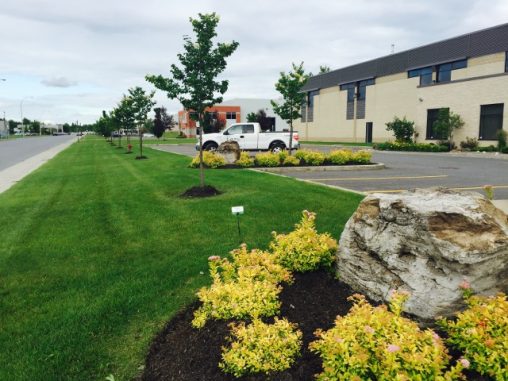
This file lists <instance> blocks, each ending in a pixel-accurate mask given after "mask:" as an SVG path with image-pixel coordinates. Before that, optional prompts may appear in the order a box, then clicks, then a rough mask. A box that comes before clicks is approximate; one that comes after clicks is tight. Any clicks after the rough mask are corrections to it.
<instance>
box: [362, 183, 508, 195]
mask: <svg viewBox="0 0 508 381" xmlns="http://www.w3.org/2000/svg"><path fill="white" fill-rule="evenodd" d="M445 188H448V187H445ZM506 188H508V185H493V186H492V189H506ZM448 189H452V190H475V189H483V186H481V187H456V188H448ZM405 191H407V189H385V190H364V191H363V192H364V193H400V192H405Z"/></svg>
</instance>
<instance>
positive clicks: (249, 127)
mask: <svg viewBox="0 0 508 381" xmlns="http://www.w3.org/2000/svg"><path fill="white" fill-rule="evenodd" d="M242 127H243V128H242V133H244V134H253V133H254V126H253V125H252V124H244V125H243V126H242Z"/></svg>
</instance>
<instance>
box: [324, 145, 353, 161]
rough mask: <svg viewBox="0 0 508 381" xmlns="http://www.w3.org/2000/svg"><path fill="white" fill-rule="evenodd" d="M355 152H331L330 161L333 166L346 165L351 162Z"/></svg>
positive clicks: (344, 150)
mask: <svg viewBox="0 0 508 381" xmlns="http://www.w3.org/2000/svg"><path fill="white" fill-rule="evenodd" d="M352 156H353V152H352V151H351V150H346V149H340V150H335V151H331V152H330V154H329V155H328V160H329V161H330V162H331V163H333V164H338V165H344V164H347V163H349V162H350V161H351V158H352Z"/></svg>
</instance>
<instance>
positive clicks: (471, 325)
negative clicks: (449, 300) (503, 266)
mask: <svg viewBox="0 0 508 381" xmlns="http://www.w3.org/2000/svg"><path fill="white" fill-rule="evenodd" d="M465 294H466V302H467V304H468V309H466V310H465V311H463V312H460V313H458V314H457V319H456V320H440V321H439V324H440V325H441V326H442V327H443V328H444V329H445V330H446V332H447V333H448V336H449V338H448V339H447V342H448V343H449V344H451V345H452V346H453V347H455V348H457V349H459V350H460V351H462V353H463V355H464V356H465V358H466V359H467V360H468V361H469V362H470V365H471V369H474V370H476V371H478V372H479V373H481V374H484V375H489V376H491V377H493V378H494V379H495V380H497V381H506V380H508V301H507V300H506V295H504V294H499V295H497V296H491V297H482V296H469V297H468V296H467V295H468V293H465Z"/></svg>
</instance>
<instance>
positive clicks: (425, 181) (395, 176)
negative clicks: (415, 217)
mask: <svg viewBox="0 0 508 381" xmlns="http://www.w3.org/2000/svg"><path fill="white" fill-rule="evenodd" d="M159 148H162V149H163V150H165V151H169V152H174V153H179V154H183V155H189V156H194V155H195V154H196V151H195V149H194V145H179V146H171V147H170V146H159ZM303 148H309V149H314V150H320V151H329V150H331V149H336V148H337V147H336V146H319V145H308V146H305V147H303ZM372 160H373V161H374V162H376V163H383V164H385V169H381V170H372V171H326V172H321V171H308V172H301V171H289V172H285V173H284V174H285V175H287V176H291V177H295V178H298V179H302V180H307V181H311V182H315V183H320V184H326V185H329V186H336V187H340V188H346V189H351V190H354V191H359V192H364V193H373V192H385V193H395V192H401V191H403V190H407V189H412V188H427V187H433V186H445V187H448V188H452V189H458V190H471V191H477V192H481V193H483V191H482V188H483V186H484V185H487V184H488V185H492V186H493V187H494V199H498V200H499V199H508V155H496V154H492V153H489V154H480V153H416V152H379V151H373V158H372Z"/></svg>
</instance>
